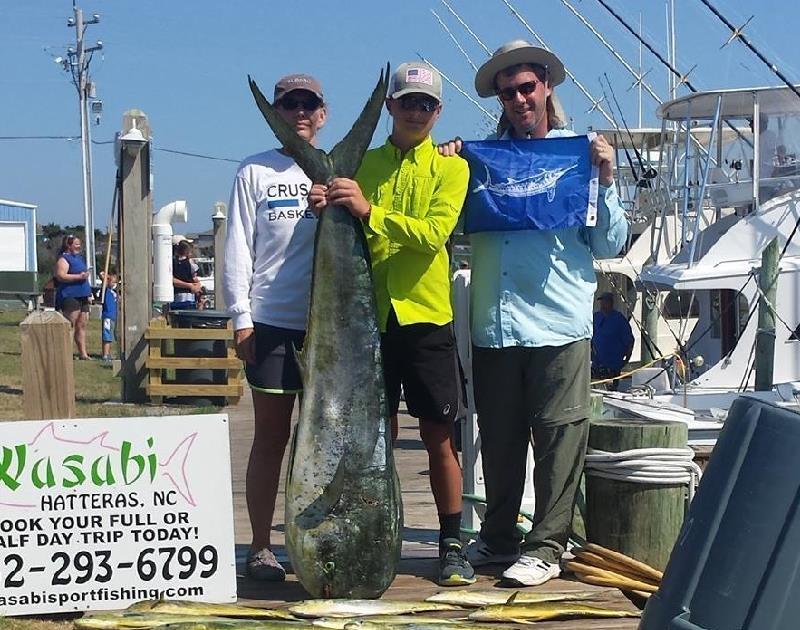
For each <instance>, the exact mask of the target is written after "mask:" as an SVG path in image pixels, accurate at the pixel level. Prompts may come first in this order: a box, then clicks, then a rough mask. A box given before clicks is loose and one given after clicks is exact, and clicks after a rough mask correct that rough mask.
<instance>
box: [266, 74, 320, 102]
mask: <svg viewBox="0 0 800 630" xmlns="http://www.w3.org/2000/svg"><path fill="white" fill-rule="evenodd" d="M294 90H308V91H309V92H311V93H312V94H314V95H316V96H317V97H318V98H319V100H321V101H324V100H325V99H324V98H323V97H322V84H321V83H320V82H319V81H317V80H316V79H315V78H314V77H312V76H311V75H310V74H287V75H286V76H285V77H283V78H281V79H279V80H278V82H277V83H276V84H275V94H274V97H273V99H272V102H273V103H274V102H275V101H277V100H278V99H280V98H281V97H282V96H285V95H286V94H288V93H289V92H293V91H294Z"/></svg>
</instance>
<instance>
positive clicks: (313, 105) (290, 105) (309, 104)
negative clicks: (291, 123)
mask: <svg viewBox="0 0 800 630" xmlns="http://www.w3.org/2000/svg"><path fill="white" fill-rule="evenodd" d="M278 105H279V106H280V108H281V109H285V110H286V111H287V112H293V111H294V110H296V109H297V108H298V107H299V108H300V109H302V110H304V111H307V112H313V111H316V110H317V109H319V108H320V107H321V106H322V101H321V100H320V99H318V98H316V97H313V96H312V97H308V98H294V97H293V96H284V97H283V98H282V99H281V100H279V101H278Z"/></svg>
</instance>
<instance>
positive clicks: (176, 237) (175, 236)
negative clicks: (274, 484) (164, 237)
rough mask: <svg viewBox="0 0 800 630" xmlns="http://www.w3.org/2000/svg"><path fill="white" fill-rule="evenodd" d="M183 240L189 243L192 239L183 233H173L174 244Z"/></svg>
mask: <svg viewBox="0 0 800 630" xmlns="http://www.w3.org/2000/svg"><path fill="white" fill-rule="evenodd" d="M181 241H186V242H187V243H191V242H192V239H190V238H186V237H185V236H184V235H183V234H173V235H172V244H173V245H177V244H178V243H180V242H181Z"/></svg>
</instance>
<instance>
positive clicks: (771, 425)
mask: <svg viewBox="0 0 800 630" xmlns="http://www.w3.org/2000/svg"><path fill="white" fill-rule="evenodd" d="M798 452H800V414H798V413H797V412H795V411H793V410H791V409H787V408H785V407H778V406H775V405H771V404H769V403H765V402H762V401H759V400H756V399H754V398H747V397H744V396H742V397H739V398H737V399H736V401H735V402H734V403H733V405H732V406H731V409H730V413H729V414H728V418H727V420H726V421H725V427H724V429H723V430H722V433H721V434H720V436H719V439H718V440H717V444H716V446H715V448H714V452H713V454H712V455H711V459H710V461H709V463H708V467H707V468H706V471H705V474H704V475H703V480H702V482H701V483H700V488H699V489H698V492H697V494H696V495H695V498H694V501H692V505H691V508H690V510H689V514H688V516H687V518H686V521H685V523H684V526H683V530H682V531H681V535H680V537H679V539H678V542H677V543H676V545H675V547H674V549H673V550H672V555H671V556H670V559H669V564H668V565H667V568H666V570H665V571H664V579H663V581H662V583H661V588H660V589H659V591H658V593H656V594H654V595H653V596H652V597H650V599H649V601H648V602H647V607H646V608H645V611H644V615H643V616H642V622H641V625H640V626H639V628H640V630H678V629H680V630H795V629H796V628H798V627H800V570H798V558H800V475H798V473H797V453H798Z"/></svg>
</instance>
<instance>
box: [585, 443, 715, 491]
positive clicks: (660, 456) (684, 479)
mask: <svg viewBox="0 0 800 630" xmlns="http://www.w3.org/2000/svg"><path fill="white" fill-rule="evenodd" d="M584 470H585V472H586V474H587V475H594V476H596V477H603V478H605V479H616V480H617V481H629V482H631V483H644V484H656V485H675V484H686V485H688V486H689V501H691V500H692V499H693V498H694V494H695V491H696V490H697V485H698V484H699V483H700V478H701V477H702V476H703V471H702V469H701V468H700V466H698V465H697V464H696V463H695V462H694V451H693V450H692V449H691V448H689V447H686V448H637V449H632V450H629V451H620V452H619V453H611V452H608V451H601V450H597V449H593V448H590V449H589V451H588V452H587V454H586V463H585V465H584Z"/></svg>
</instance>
